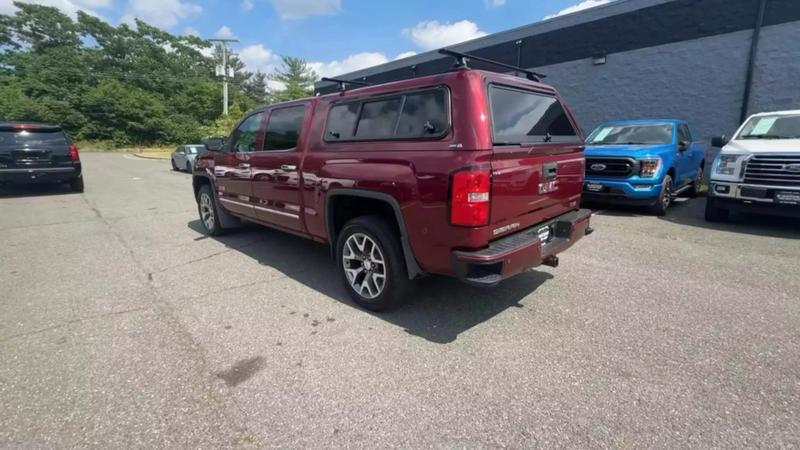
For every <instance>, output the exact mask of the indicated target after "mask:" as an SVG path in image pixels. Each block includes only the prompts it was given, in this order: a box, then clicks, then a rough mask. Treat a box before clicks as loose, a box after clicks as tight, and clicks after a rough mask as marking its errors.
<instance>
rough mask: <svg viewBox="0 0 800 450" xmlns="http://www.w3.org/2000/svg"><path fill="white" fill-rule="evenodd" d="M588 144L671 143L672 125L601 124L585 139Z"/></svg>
mask: <svg viewBox="0 0 800 450" xmlns="http://www.w3.org/2000/svg"><path fill="white" fill-rule="evenodd" d="M586 143H587V144H589V145H658V144H671V143H672V125H671V124H668V123H665V124H658V125H601V126H600V127H598V128H597V129H596V130H594V132H593V133H592V134H591V135H590V136H589V138H588V139H586Z"/></svg>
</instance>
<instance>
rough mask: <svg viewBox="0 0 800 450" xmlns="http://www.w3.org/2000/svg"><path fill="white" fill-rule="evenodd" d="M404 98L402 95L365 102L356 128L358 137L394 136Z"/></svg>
mask: <svg viewBox="0 0 800 450" xmlns="http://www.w3.org/2000/svg"><path fill="white" fill-rule="evenodd" d="M402 100H403V99H402V97H394V98H388V99H385V100H378V101H375V102H369V103H364V106H363V107H362V110H361V117H360V118H359V120H358V127H357V128H356V137H359V138H374V139H378V138H390V137H392V136H394V130H395V127H396V126H397V118H398V116H399V114H400V105H401V103H402Z"/></svg>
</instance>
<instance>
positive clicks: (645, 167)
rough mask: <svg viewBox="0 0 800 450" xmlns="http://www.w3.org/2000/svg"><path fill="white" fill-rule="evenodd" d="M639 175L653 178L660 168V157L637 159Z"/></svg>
mask: <svg viewBox="0 0 800 450" xmlns="http://www.w3.org/2000/svg"><path fill="white" fill-rule="evenodd" d="M639 167H640V168H641V169H640V170H639V176H640V177H642V178H653V177H654V176H656V174H657V173H658V169H660V168H661V159H660V158H650V159H640V160H639Z"/></svg>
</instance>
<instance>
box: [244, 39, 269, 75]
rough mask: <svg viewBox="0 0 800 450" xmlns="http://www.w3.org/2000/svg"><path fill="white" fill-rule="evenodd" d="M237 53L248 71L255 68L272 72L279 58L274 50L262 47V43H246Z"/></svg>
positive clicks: (255, 69)
mask: <svg viewBox="0 0 800 450" xmlns="http://www.w3.org/2000/svg"><path fill="white" fill-rule="evenodd" d="M238 55H239V59H240V60H241V61H242V62H243V63H244V66H245V68H246V69H247V70H248V71H250V72H255V71H257V70H260V71H262V72H267V73H269V72H272V69H274V68H275V64H277V62H278V59H279V58H278V55H276V54H275V52H273V51H272V50H270V49H268V48H266V47H264V45H263V44H254V45H248V46H247V47H244V48H243V49H241V50H240V51H239V53H238Z"/></svg>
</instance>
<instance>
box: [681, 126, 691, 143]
mask: <svg viewBox="0 0 800 450" xmlns="http://www.w3.org/2000/svg"><path fill="white" fill-rule="evenodd" d="M681 141H686V142H692V135H691V134H690V133H689V127H688V126H686V125H681V126H680V127H679V128H678V142H681Z"/></svg>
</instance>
